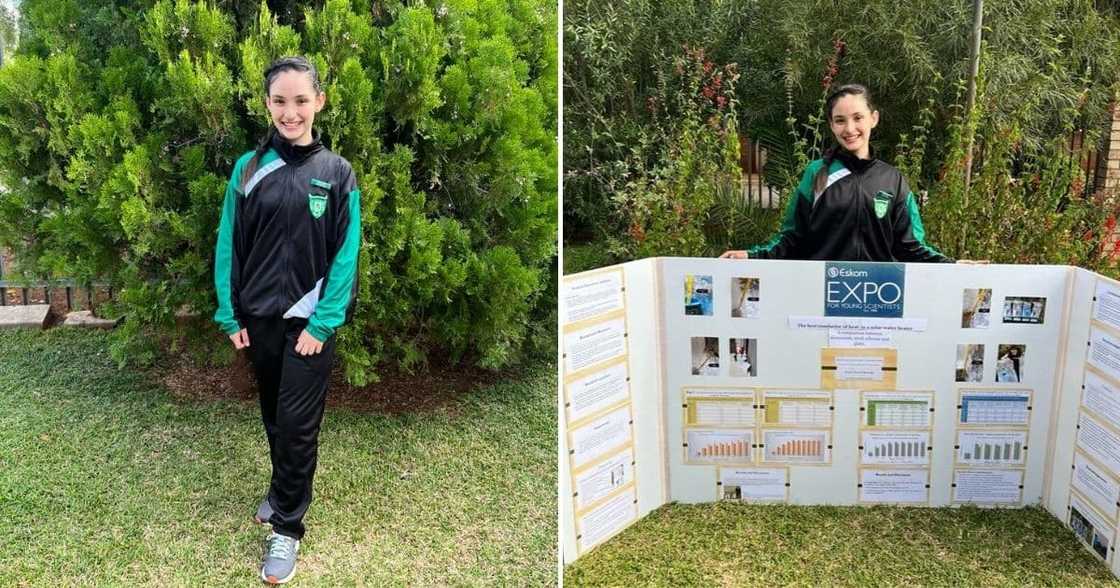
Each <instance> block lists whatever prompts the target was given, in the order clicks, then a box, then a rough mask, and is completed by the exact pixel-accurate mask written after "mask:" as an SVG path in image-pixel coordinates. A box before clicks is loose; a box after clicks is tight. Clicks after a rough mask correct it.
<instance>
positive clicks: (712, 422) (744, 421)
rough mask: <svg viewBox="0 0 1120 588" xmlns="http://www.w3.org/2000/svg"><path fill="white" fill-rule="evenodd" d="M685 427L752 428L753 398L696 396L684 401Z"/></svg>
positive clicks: (754, 418)
mask: <svg viewBox="0 0 1120 588" xmlns="http://www.w3.org/2000/svg"><path fill="white" fill-rule="evenodd" d="M685 406H686V408H685V419H684V422H685V424H686V425H691V426H702V427H733V428H740V429H741V428H745V427H753V426H754V425H755V421H756V420H757V419H756V417H755V404H754V398H749V399H745V400H742V399H734V398H721V397H704V396H696V397H691V398H687V399H686V400H685Z"/></svg>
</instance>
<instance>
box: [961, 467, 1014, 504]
mask: <svg viewBox="0 0 1120 588" xmlns="http://www.w3.org/2000/svg"><path fill="white" fill-rule="evenodd" d="M1022 487H1023V470H973V469H968V470H953V502H971V503H975V504H1017V503H1018V502H1019V501H1020V498H1021V497H1022V493H1023V489H1022Z"/></svg>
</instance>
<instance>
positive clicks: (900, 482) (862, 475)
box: [859, 469, 929, 503]
mask: <svg viewBox="0 0 1120 588" xmlns="http://www.w3.org/2000/svg"><path fill="white" fill-rule="evenodd" d="M859 500H860V502H897V503H914V502H928V501H929V470H928V469H911V470H902V469H890V470H877V469H861V470H860V471H859Z"/></svg>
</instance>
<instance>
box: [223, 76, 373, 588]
mask: <svg viewBox="0 0 1120 588" xmlns="http://www.w3.org/2000/svg"><path fill="white" fill-rule="evenodd" d="M264 91H265V98H264V100H265V105H266V106H267V107H268V112H269V115H270V117H271V121H272V124H271V125H270V126H269V129H268V133H267V135H266V136H265V137H264V139H263V140H262V141H261V142H260V144H259V145H258V146H257V148H256V149H254V150H253V151H250V152H248V153H246V154H245V155H243V156H242V157H241V158H240V159H239V160H238V161H237V164H236V165H235V166H234V168H233V174H232V177H231V178H230V181H229V185H228V187H227V188H226V194H225V203H224V205H223V207H222V220H221V224H220V226H219V229H218V243H217V248H216V254H215V267H214V286H215V289H216V290H217V294H218V310H217V312H216V313H215V314H214V320H215V321H216V322H217V323H218V325H219V326H220V327H221V329H222V331H223V332H225V334H226V335H228V336H229V338H230V340H231V341H232V342H233V346H234V347H235V348H236V349H247V350H248V354H249V358H250V360H251V361H252V363H253V367H254V371H255V372H256V376H257V383H258V387H259V390H260V405H261V419H262V420H263V421H264V429H265V433H266V436H267V437H268V446H269V455H270V457H271V461H272V478H271V482H270V484H269V487H268V492H267V494H266V495H265V498H264V500H263V501H262V502H261V504H260V506H259V507H258V509H257V514H256V517H255V518H256V520H257V522H259V523H269V524H271V525H272V533H271V534H270V535H269V536H268V540H267V542H266V553H265V557H264V562H263V564H262V566H261V579H262V580H264V581H266V582H269V583H272V584H279V583H284V582H287V581H288V580H289V579H291V577H292V575H293V574H294V573H295V562H296V553H297V551H298V549H299V542H300V540H301V539H302V538H303V535H304V532H305V528H304V525H303V517H304V514H305V513H306V512H307V508H308V506H309V505H310V504H311V487H312V480H313V478H314V476H315V466H316V460H317V456H318V438H319V426H320V424H321V422H322V419H323V406H324V403H325V401H326V392H327V380H328V377H329V375H330V372H331V366H332V363H333V360H334V345H335V337H334V333H335V330H336V329H337V328H338V327H340V326H341V325H342V324H343V323H344V322H345V320H346V318H347V315H348V311H349V310H350V309H351V307H352V304H353V301H354V295H355V293H356V292H357V280H356V276H355V274H356V271H357V260H358V246H359V241H360V239H361V229H360V225H359V223H360V214H359V206H358V204H359V191H358V188H357V184H356V182H355V179H354V173H353V171H352V170H351V168H350V164H349V162H347V161H346V160H345V159H343V158H341V157H339V156H338V155H335V154H334V153H331V152H330V151H329V150H328V149H327V148H326V147H324V146H323V145H322V143H320V141H319V134H318V133H317V132H315V131H314V129H313V126H314V122H315V114H316V113H318V112H319V111H320V110H322V109H323V105H324V104H325V103H326V95H325V94H324V93H323V91H322V89H321V87H320V84H319V75H318V72H317V71H316V70H315V67H314V66H313V65H312V64H311V63H310V62H309V61H308V60H307V59H305V58H303V57H285V58H283V59H279V60H277V61H275V62H273V63H272V64H271V65H270V66H269V67H268V69H266V70H265V73H264Z"/></svg>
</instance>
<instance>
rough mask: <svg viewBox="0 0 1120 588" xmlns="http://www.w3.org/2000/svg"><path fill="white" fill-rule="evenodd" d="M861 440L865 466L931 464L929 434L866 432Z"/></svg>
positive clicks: (923, 432)
mask: <svg viewBox="0 0 1120 588" xmlns="http://www.w3.org/2000/svg"><path fill="white" fill-rule="evenodd" d="M861 439H862V442H861V446H862V447H863V449H862V453H861V461H862V462H863V463H865V464H905V465H925V464H928V463H929V433H928V432H925V431H922V432H915V433H908V432H885V431H864V432H863V435H862V437H861Z"/></svg>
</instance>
